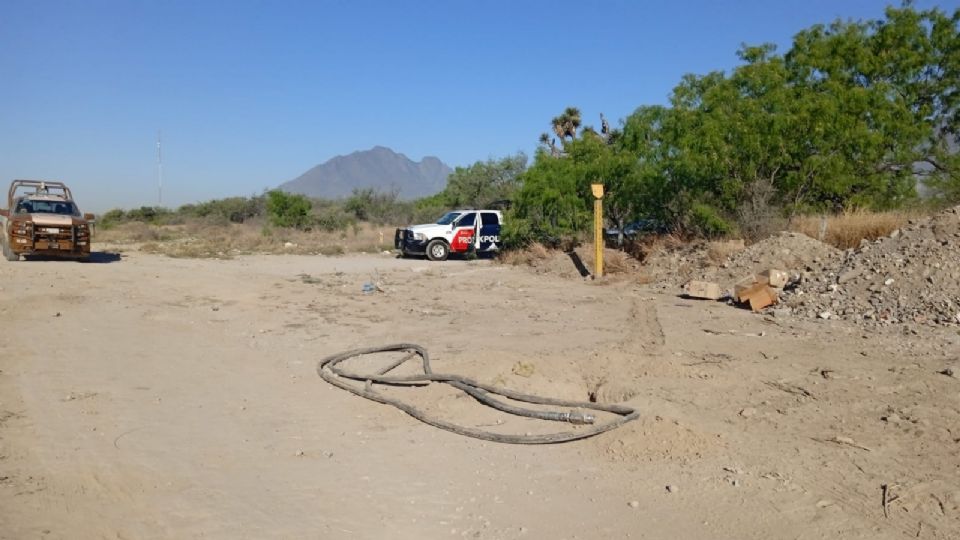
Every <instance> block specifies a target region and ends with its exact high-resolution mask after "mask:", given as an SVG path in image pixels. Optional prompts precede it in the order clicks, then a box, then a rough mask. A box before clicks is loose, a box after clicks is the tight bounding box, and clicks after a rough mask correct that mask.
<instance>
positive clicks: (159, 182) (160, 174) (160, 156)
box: [157, 129, 163, 206]
mask: <svg viewBox="0 0 960 540" xmlns="http://www.w3.org/2000/svg"><path fill="white" fill-rule="evenodd" d="M157 206H163V154H162V153H161V152H160V130H159V129H158V130H157Z"/></svg>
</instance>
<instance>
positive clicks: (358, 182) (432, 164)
mask: <svg viewBox="0 0 960 540" xmlns="http://www.w3.org/2000/svg"><path fill="white" fill-rule="evenodd" d="M451 172H452V169H450V167H448V166H447V165H446V164H444V163H443V162H442V161H440V160H439V159H437V158H435V157H431V156H428V157H425V158H423V161H419V162H417V161H412V160H411V159H410V158H408V157H407V156H405V155H403V154H398V153H396V152H394V151H393V150H391V149H389V148H384V147H382V146H374V147H373V148H371V149H370V150H364V151H361V152H354V153H352V154H350V155H346V156H337V157H335V158H332V159H330V160H329V161H326V162H324V163H321V164H320V165H317V166H316V167H314V168H312V169H310V170H309V171H307V172H305V173H303V174H301V175H300V176H298V177H297V178H294V179H293V180H291V181H289V182H286V183H283V184H281V185H280V189H282V190H283V191H287V192H290V193H301V194H303V195H307V196H309V197H322V198H325V199H337V198H341V197H348V196H349V195H350V193H351V192H352V191H353V190H354V188H375V189H378V190H380V191H389V190H393V189H396V190H397V191H398V192H399V195H400V198H402V199H415V198H418V197H424V196H427V195H433V194H434V193H438V192H440V191H442V190H443V188H445V187H446V185H447V176H449V175H450V173H451Z"/></svg>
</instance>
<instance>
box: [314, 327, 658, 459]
mask: <svg viewBox="0 0 960 540" xmlns="http://www.w3.org/2000/svg"><path fill="white" fill-rule="evenodd" d="M392 351H407V352H408V353H409V354H407V355H406V356H404V357H403V358H401V359H400V360H398V361H395V362H393V363H392V364H390V365H389V366H387V367H386V368H383V369H381V370H379V371H378V372H376V373H373V374H359V373H351V372H347V371H344V370H342V369H339V368H338V366H337V364H340V363H341V362H343V361H345V360H348V359H350V358H354V357H357V356H363V355H367V354H375V353H381V352H392ZM414 356H419V357H420V359H421V363H422V367H423V374H422V375H406V376H390V375H387V373H389V372H390V371H392V370H393V369H395V368H397V367H399V366H400V365H402V364H403V363H404V362H406V361H407V360H409V359H411V358H413V357H414ZM317 373H318V374H319V375H320V377H322V378H323V380H325V381H327V382H328V383H330V384H332V385H334V386H336V387H338V388H342V389H344V390H347V391H348V392H352V393H354V394H356V395H358V396H362V397H365V398H367V399H370V400H373V401H376V402H378V403H384V404H387V405H393V406H394V407H397V408H398V409H400V410H402V411H404V412H405V413H407V414H409V415H410V416H412V417H414V418H416V419H417V420H420V421H421V422H424V423H426V424H429V425H431V426H435V427H438V428H441V429H445V430H447V431H451V432H453V433H457V434H460V435H465V436H468V437H474V438H477V439H484V440H488V441H493V442H502V443H512V444H552V443H560V442H567V441H573V440H577V439H585V438H587V437H592V436H594V435H598V434H600V433H604V432H606V431H610V430H611V429H615V428H617V427H619V426H622V425H623V424H626V423H627V422H629V421H631V420H634V419H636V418H637V417H639V416H640V413H639V412H638V411H636V410H635V409H633V408H631V407H626V406H623V405H604V404H601V403H591V402H586V401H570V400H563V399H554V398H545V397H540V396H534V395H530V394H523V393H520V392H515V391H513V390H508V389H506V388H500V387H497V386H492V385H487V384H482V383H479V382H477V381H474V380H472V379H469V378H467V377H461V376H459V375H447V374H438V373H433V370H432V369H431V368H430V357H429V355H428V354H427V351H426V349H424V348H423V347H420V346H419V345H416V344H413V343H397V344H394V345H385V346H382V347H365V348H361V349H354V350H350V351H345V352H342V353H338V354H334V355H330V356H328V357H326V358H324V359H322V360H320V362H319V363H318V364H317ZM348 380H354V381H359V382H363V383H365V384H364V386H362V387H357V386H355V385H354V384H350V383H349V382H347V381H348ZM430 382H442V383H446V384H449V385H451V386H453V387H455V388H457V389H459V390H462V391H464V392H466V393H467V394H469V395H470V396H472V397H473V398H475V399H477V400H478V401H480V402H481V403H484V404H486V405H488V406H490V407H494V408H496V409H498V410H500V411H503V412H506V413H509V414H514V415H517V416H523V417H529V418H536V419H540V420H553V421H565V422H570V423H574V424H589V423H592V422H593V417H592V415H590V414H584V413H582V412H580V411H578V410H576V409H589V410H595V411H603V412H608V413H612V414H615V415H618V416H619V418H615V419H613V420H611V421H609V422H605V423H602V424H596V425H592V426H590V427H587V428H581V429H578V430H576V431H570V432H561V433H549V434H543V435H510V434H503V433H495V432H492V431H486V430H482V429H476V428H470V427H466V426H461V425H458V424H454V423H452V422H448V421H446V420H441V419H439V418H436V417H434V416H431V415H428V414H427V413H425V412H423V411H421V410H420V409H418V408H416V407H413V406H412V405H408V404H407V403H404V402H402V401H400V400H398V399H395V398H392V397H388V396H385V395H383V394H381V393H379V392H377V391H375V390H374V389H373V383H377V384H387V385H423V384H428V383H430ZM488 393H492V394H498V395H501V396H504V397H506V398H509V399H512V400H515V401H523V402H526V403H534V404H538V405H553V406H558V407H569V408H571V409H573V410H570V411H540V410H533V409H525V408H522V407H516V406H513V405H509V404H506V403H503V402H501V401H499V400H496V399H494V398H492V397H491V396H489V395H488Z"/></svg>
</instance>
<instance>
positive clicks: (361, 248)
mask: <svg viewBox="0 0 960 540" xmlns="http://www.w3.org/2000/svg"><path fill="white" fill-rule="evenodd" d="M393 233H394V230H393V229H392V228H388V227H377V226H373V225H367V224H362V225H359V226H357V227H353V228H351V229H348V230H345V231H333V232H328V231H318V230H314V231H299V230H295V229H276V228H269V227H264V226H263V224H262V223H256V222H246V223H224V222H215V221H211V220H206V219H202V218H199V219H189V220H187V221H186V222H185V223H184V224H183V225H176V226H153V225H146V224H143V223H125V224H122V225H118V226H116V227H114V228H112V229H110V230H109V231H101V232H99V233H98V234H97V236H96V237H95V238H94V241H98V242H110V243H142V245H141V246H140V249H141V250H143V251H147V252H150V253H160V254H164V255H168V256H170V257H186V258H205V257H218V258H227V257H231V256H234V255H241V254H250V253H292V254H302V255H314V254H322V255H340V254H343V253H352V252H371V251H372V252H377V251H383V250H391V249H393Z"/></svg>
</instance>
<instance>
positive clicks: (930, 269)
mask: <svg viewBox="0 0 960 540" xmlns="http://www.w3.org/2000/svg"><path fill="white" fill-rule="evenodd" d="M895 232H896V234H891V235H890V236H889V237H886V238H880V239H878V240H876V241H873V242H869V241H864V242H863V243H861V246H860V247H859V248H858V249H850V250H847V251H845V252H843V254H842V256H841V257H839V258H833V259H830V260H825V261H822V262H821V263H819V264H815V263H812V262H811V263H810V264H808V265H807V266H806V267H805V268H804V269H803V271H801V272H800V276H799V279H798V280H797V282H796V284H795V286H793V287H790V288H789V290H788V291H787V292H786V293H785V294H784V296H783V298H782V300H783V302H784V303H785V304H786V305H788V306H789V307H791V308H793V312H794V314H796V315H798V316H806V317H809V318H816V317H819V316H820V314H821V313H823V312H830V313H832V315H833V317H832V318H835V319H840V320H844V321H848V322H852V323H854V324H856V325H858V326H863V327H868V328H875V327H880V326H887V325H893V324H910V325H923V326H946V325H951V326H955V325H957V324H960V206H958V207H954V208H950V209H948V210H945V211H943V212H940V213H939V214H936V215H934V216H931V217H929V218H925V219H920V220H913V221H911V222H910V223H909V224H908V225H907V226H906V227H904V228H902V229H899V230H898V231H895ZM837 285H842V286H837Z"/></svg>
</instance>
